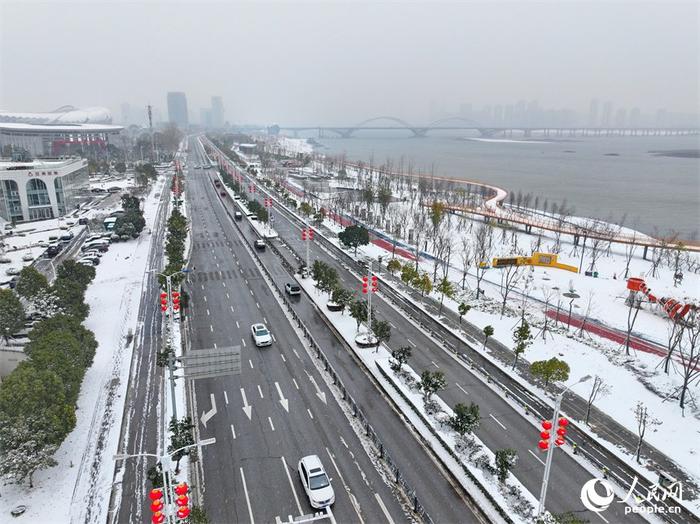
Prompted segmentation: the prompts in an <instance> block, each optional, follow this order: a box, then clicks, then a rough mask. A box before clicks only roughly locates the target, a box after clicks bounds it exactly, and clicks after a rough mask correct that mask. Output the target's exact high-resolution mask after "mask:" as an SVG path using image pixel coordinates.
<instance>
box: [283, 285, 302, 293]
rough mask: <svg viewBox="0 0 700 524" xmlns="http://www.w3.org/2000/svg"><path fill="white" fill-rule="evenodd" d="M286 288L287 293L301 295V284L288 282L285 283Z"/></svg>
mask: <svg viewBox="0 0 700 524" xmlns="http://www.w3.org/2000/svg"><path fill="white" fill-rule="evenodd" d="M284 290H285V291H286V292H287V295H290V296H292V295H301V287H300V286H299V284H294V283H292V282H287V283H286V284H285V285H284Z"/></svg>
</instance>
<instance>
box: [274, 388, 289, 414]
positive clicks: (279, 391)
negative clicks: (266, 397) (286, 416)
mask: <svg viewBox="0 0 700 524" xmlns="http://www.w3.org/2000/svg"><path fill="white" fill-rule="evenodd" d="M275 387H276V388H277V394H278V395H279V396H280V404H282V407H283V408H284V410H285V411H286V412H287V413H289V400H287V399H286V398H284V395H283V394H282V388H280V385H279V382H275Z"/></svg>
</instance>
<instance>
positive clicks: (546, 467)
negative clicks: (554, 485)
mask: <svg viewBox="0 0 700 524" xmlns="http://www.w3.org/2000/svg"><path fill="white" fill-rule="evenodd" d="M590 379H591V376H590V375H585V376H583V377H581V378H580V379H579V380H578V382H574V383H573V384H571V385H570V386H568V387H566V388H565V389H564V391H562V392H561V393H559V395H557V400H556V403H555V404H554V417H553V418H552V424H556V423H557V420H559V411H560V410H561V401H562V399H563V398H564V393H566V392H567V391H569V390H570V389H571V388H572V387H574V386H575V385H577V384H580V383H581V382H586V381H587V380H590ZM555 435H556V431H554V428H552V432H551V434H550V436H549V446H548V447H547V462H546V463H545V465H544V476H543V477H542V489H541V490H540V504H539V508H538V509H537V516H538V517H541V516H542V513H544V502H545V499H546V498H547V484H548V483H549V472H550V470H551V468H552V458H553V457H554V448H555V447H557V446H556V445H555V443H554V441H555V440H556V438H555Z"/></svg>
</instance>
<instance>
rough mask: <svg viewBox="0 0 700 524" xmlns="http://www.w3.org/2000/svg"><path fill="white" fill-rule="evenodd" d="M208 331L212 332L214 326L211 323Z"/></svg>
mask: <svg viewBox="0 0 700 524" xmlns="http://www.w3.org/2000/svg"><path fill="white" fill-rule="evenodd" d="M209 331H211V332H212V333H213V332H214V326H212V325H211V324H209Z"/></svg>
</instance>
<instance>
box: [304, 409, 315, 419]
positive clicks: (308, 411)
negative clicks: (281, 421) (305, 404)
mask: <svg viewBox="0 0 700 524" xmlns="http://www.w3.org/2000/svg"><path fill="white" fill-rule="evenodd" d="M306 412H307V413H308V414H309V416H310V417H311V418H314V416H313V415H312V414H311V410H310V409H309V408H306Z"/></svg>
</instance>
